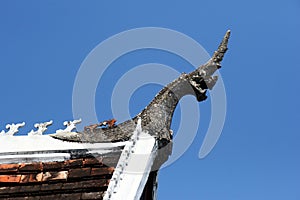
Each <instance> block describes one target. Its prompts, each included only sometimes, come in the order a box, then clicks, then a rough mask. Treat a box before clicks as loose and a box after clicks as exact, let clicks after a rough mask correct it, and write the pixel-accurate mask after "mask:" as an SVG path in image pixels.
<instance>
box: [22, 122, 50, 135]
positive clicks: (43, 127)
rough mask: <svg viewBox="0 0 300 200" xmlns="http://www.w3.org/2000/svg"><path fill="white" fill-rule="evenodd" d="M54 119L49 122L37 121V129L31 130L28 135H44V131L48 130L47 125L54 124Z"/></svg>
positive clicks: (35, 125)
mask: <svg viewBox="0 0 300 200" xmlns="http://www.w3.org/2000/svg"><path fill="white" fill-rule="evenodd" d="M52 123H53V121H52V120H50V121H49V122H44V123H36V124H34V127H35V128H37V130H36V131H34V130H31V131H30V132H29V133H28V135H29V136H32V135H43V133H44V132H45V131H46V130H47V127H48V126H50V125H52Z"/></svg>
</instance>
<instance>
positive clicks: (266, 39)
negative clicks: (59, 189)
mask: <svg viewBox="0 0 300 200" xmlns="http://www.w3.org/2000/svg"><path fill="white" fill-rule="evenodd" d="M299 19H300V2H299V0H287V1H258V0H255V1H240V2H239V1H189V2H183V1H182V2H179V1H147V2H142V1H127V2H126V3H124V2H121V1H119V2H116V1H110V2H108V1H74V0H72V1H48V0H44V1H31V0H27V1H21V0H20V1H15V0H12V1H10V0H1V1H0V26H1V28H0V58H1V59H0V66H1V67H0V74H1V78H0V93H1V104H0V129H1V130H2V129H4V128H5V124H6V123H11V122H20V121H25V122H26V123H27V126H26V127H25V128H23V130H22V131H20V132H21V134H25V133H26V132H27V131H30V130H31V129H32V124H33V123H35V122H38V121H46V120H49V119H53V120H54V122H55V124H54V125H53V126H52V127H50V128H49V131H48V132H51V131H55V130H56V129H58V128H62V124H61V123H62V122H63V121H64V120H67V119H72V116H73V115H72V90H73V84H74V80H75V77H76V73H77V71H78V69H79V67H80V65H81V63H82V62H83V60H84V59H85V57H86V56H87V55H88V54H89V52H90V51H91V50H92V49H93V48H95V47H96V46H97V45H98V44H99V43H100V42H101V41H104V40H105V39H107V38H108V37H110V36H112V35H114V34H117V33H119V32H122V31H125V30H129V29H133V28H138V27H148V26H151V27H164V28H169V29H173V30H176V31H179V32H182V33H184V34H186V35H188V36H189V37H191V38H193V39H194V40H196V41H197V42H199V43H200V44H202V46H203V47H204V48H205V49H206V50H207V51H208V52H209V53H210V54H212V52H213V51H214V50H215V49H216V47H217V45H218V43H219V42H220V39H221V37H222V36H223V34H224V33H225V31H226V30H227V29H231V30H232V38H231V40H230V45H229V51H228V54H227V55H226V57H225V60H224V62H223V66H224V67H223V68H222V70H221V73H222V77H223V81H224V84H225V88H226V95H227V115H226V122H225V126H224V129H223V132H222V135H221V138H220V140H219V141H218V143H217V145H216V146H215V148H214V149H213V151H212V152H211V153H210V154H209V155H208V156H207V157H206V158H205V159H202V160H200V159H199V158H198V152H199V148H200V146H201V143H202V141H203V137H204V133H205V131H206V129H207V126H208V121H209V118H210V116H209V109H210V103H209V102H210V101H209V100H208V101H207V102H205V103H201V106H200V107H201V123H200V128H199V132H198V134H197V136H196V138H195V140H194V142H193V143H192V145H191V146H190V147H189V149H188V150H187V151H186V152H185V154H184V155H183V156H182V157H181V158H180V159H179V160H177V161H176V162H175V163H173V164H172V165H170V166H168V167H166V168H164V169H163V170H162V171H161V173H160V177H159V191H158V198H159V199H166V200H167V199H205V200H207V199H209V200H220V199H222V200H224V199H225V200H227V199H228V200H233V199H236V200H240V199H243V200H253V199H255V200H258V199H261V200H265V199H272V200H277V199H278V200H282V199H288V200H299V199H300V190H299V188H300V131H299V126H298V125H299V120H300V115H299V113H300V106H299V102H300V95H299V94H298V92H299V91H300V84H299V73H300V65H299V47H300V39H299V35H300V20H299ZM150 62H157V63H162V64H165V65H168V66H171V67H174V69H176V70H178V71H186V72H188V71H190V70H191V69H192V67H191V66H190V65H189V63H187V62H185V61H184V60H182V59H180V58H178V56H174V55H172V54H170V53H166V52H160V51H154V50H149V51H141V52H138V51H137V52H134V53H132V54H128V55H124V56H123V57H121V58H120V59H118V60H116V61H115V62H114V63H113V64H112V66H111V67H110V68H109V69H108V70H107V71H106V74H107V75H106V76H104V77H103V79H101V80H100V82H99V86H98V89H97V95H96V107H97V115H98V117H99V119H106V118H111V117H113V115H112V112H111V110H110V95H111V93H112V88H113V86H114V84H115V83H116V81H117V80H118V78H120V76H121V74H122V73H125V72H126V71H127V70H130V69H131V68H132V67H134V66H136V65H140V64H144V63H150ZM199 64H200V63H199ZM120 69H122V70H120ZM166 76H167V74H166ZM159 89H160V86H158V85H153V84H150V85H146V86H144V87H142V88H140V89H139V90H138V91H136V93H134V95H133V97H132V100H131V101H130V106H129V107H130V111H131V113H132V115H135V114H137V113H138V112H139V111H140V110H141V109H142V108H143V107H144V106H145V105H147V103H148V102H149V101H150V100H151V99H152V98H153V97H154V95H155V93H156V92H157V91H159ZM134 98H135V99H134ZM134 102H135V103H134ZM179 116H180V112H178V111H176V113H175V118H174V124H173V125H172V126H173V128H174V130H175V131H176V129H177V127H178V125H177V123H178V120H179ZM175 145H176V144H175Z"/></svg>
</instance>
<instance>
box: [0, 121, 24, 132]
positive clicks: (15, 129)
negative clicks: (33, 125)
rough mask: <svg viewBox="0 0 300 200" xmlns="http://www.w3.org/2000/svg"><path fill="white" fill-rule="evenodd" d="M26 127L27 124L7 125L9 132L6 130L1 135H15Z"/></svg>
mask: <svg viewBox="0 0 300 200" xmlns="http://www.w3.org/2000/svg"><path fill="white" fill-rule="evenodd" d="M23 126H25V122H22V123H18V124H14V123H12V124H6V126H5V128H6V129H9V130H8V131H7V132H5V131H4V130H3V131H1V132H0V135H14V134H15V133H17V132H19V128H21V127H23Z"/></svg>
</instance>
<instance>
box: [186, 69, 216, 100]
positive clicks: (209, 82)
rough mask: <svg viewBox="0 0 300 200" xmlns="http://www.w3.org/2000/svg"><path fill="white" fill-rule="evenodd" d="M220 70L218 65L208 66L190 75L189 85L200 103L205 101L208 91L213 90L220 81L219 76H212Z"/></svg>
mask: <svg viewBox="0 0 300 200" xmlns="http://www.w3.org/2000/svg"><path fill="white" fill-rule="evenodd" d="M219 68H220V66H219V65H217V64H206V65H203V66H201V67H199V68H198V69H197V70H196V71H194V72H193V73H191V74H190V78H189V83H190V84H191V86H192V88H193V91H194V93H195V96H196V98H197V100H198V101H203V100H205V99H206V98H207V96H206V91H207V90H208V89H209V90H211V89H212V88H213V87H214V85H215V84H216V82H217V81H218V76H212V74H213V73H214V72H215V71H217V70H218V69H219Z"/></svg>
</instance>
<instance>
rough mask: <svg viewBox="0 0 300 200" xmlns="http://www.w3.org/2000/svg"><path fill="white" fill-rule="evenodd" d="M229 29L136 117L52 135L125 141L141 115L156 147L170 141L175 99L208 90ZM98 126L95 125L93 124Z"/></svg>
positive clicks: (87, 140) (89, 140)
mask: <svg viewBox="0 0 300 200" xmlns="http://www.w3.org/2000/svg"><path fill="white" fill-rule="evenodd" d="M229 36H230V31H229V30H228V31H227V32H226V34H225V36H224V38H223V40H222V42H221V43H220V45H219V47H218V49H217V51H215V52H214V54H213V56H212V58H211V59H210V60H209V61H208V62H207V63H205V64H204V65H202V66H200V67H199V68H197V69H196V70H195V71H193V72H191V73H189V74H185V73H183V74H181V76H180V77H179V78H177V79H176V80H174V81H173V82H171V83H169V84H168V85H167V86H166V87H164V88H163V89H162V90H161V91H160V92H159V93H158V94H157V95H156V96H155V98H154V99H153V100H152V101H151V102H150V104H149V105H148V106H147V107H146V108H144V110H142V111H141V112H140V113H139V114H138V115H137V116H135V117H134V118H132V119H131V120H128V121H125V122H123V123H120V124H118V125H115V126H112V127H103V128H95V129H93V131H90V130H91V129H89V128H86V129H85V130H83V131H82V132H76V133H74V132H73V133H72V134H64V133H57V134H53V135H51V136H52V137H54V138H57V139H61V140H66V141H73V142H82V143H96V142H117V141H126V140H129V139H130V137H131V136H132V134H133V132H134V130H135V127H136V124H137V121H138V119H139V118H141V121H142V129H143V130H144V131H148V133H149V134H150V135H152V136H154V137H155V138H156V139H157V140H158V141H159V146H160V147H161V146H164V145H165V144H167V143H169V142H170V141H171V140H172V130H170V126H171V122H172V117H173V113H174V110H175V108H176V106H177V104H178V102H179V100H180V99H181V98H182V97H183V96H185V95H190V94H191V95H194V96H195V97H196V99H197V100H198V101H199V102H200V101H204V100H205V99H206V98H207V96H206V92H207V90H208V89H210V90H211V89H212V88H213V86H214V85H215V83H216V81H217V78H218V77H217V76H213V74H214V72H215V71H217V70H218V69H220V68H221V61H222V59H223V57H224V54H225V53H226V51H227V44H228V39H229ZM97 126H98V125H97V124H96V125H95V127H97Z"/></svg>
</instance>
